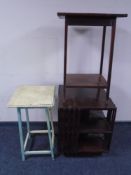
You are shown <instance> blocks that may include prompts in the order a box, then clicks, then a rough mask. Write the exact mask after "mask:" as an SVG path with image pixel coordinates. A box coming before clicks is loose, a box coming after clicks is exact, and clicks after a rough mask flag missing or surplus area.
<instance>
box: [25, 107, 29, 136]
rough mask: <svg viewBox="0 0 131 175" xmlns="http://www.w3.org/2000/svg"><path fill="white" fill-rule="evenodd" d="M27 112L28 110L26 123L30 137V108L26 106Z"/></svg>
mask: <svg viewBox="0 0 131 175" xmlns="http://www.w3.org/2000/svg"><path fill="white" fill-rule="evenodd" d="M25 112H26V124H27V131H28V133H29V137H30V123H29V112H28V109H27V108H25Z"/></svg>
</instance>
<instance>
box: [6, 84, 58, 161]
mask: <svg viewBox="0 0 131 175" xmlns="http://www.w3.org/2000/svg"><path fill="white" fill-rule="evenodd" d="M54 91H55V87H54V86H22V87H19V88H18V89H17V90H16V91H15V93H14V94H13V96H12V98H11V99H10V101H9V103H8V107H11V108H17V114H18V127H19V136H20V145H21V156H22V160H23V161H24V160H25V156H26V155H37V154H51V157H52V159H54V137H55V136H54V127H53V120H52V112H51V109H52V107H53V106H54ZM31 108H41V109H44V110H45V112H46V122H47V128H48V130H30V124H29V113H28V109H31ZM21 109H25V112H26V123H27V134H26V138H25V141H24V138H23V131H22V116H21ZM43 112H44V111H43ZM40 133H43V134H45V133H47V134H48V137H49V144H50V150H37V151H35V150H33V151H27V150H26V147H27V143H28V140H29V138H30V136H31V135H32V134H40Z"/></svg>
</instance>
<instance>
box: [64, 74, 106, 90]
mask: <svg viewBox="0 0 131 175" xmlns="http://www.w3.org/2000/svg"><path fill="white" fill-rule="evenodd" d="M66 87H68V88H71V87H83V88H84V87H85V88H107V82H106V80H105V78H104V77H103V76H102V75H100V74H67V75H66Z"/></svg>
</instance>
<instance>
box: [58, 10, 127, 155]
mask: <svg viewBox="0 0 131 175" xmlns="http://www.w3.org/2000/svg"><path fill="white" fill-rule="evenodd" d="M58 16H59V17H60V18H64V19H65V36H64V83H63V85H60V86H59V93H58V95H59V105H58V149H59V152H60V153H62V154H65V155H69V156H70V155H86V154H97V153H103V152H107V151H109V149H110V144H111V139H112V133H113V127H114V123H115V117H116V110H117V109H116V106H115V104H114V103H113V101H112V99H111V98H110V96H109V94H110V84H111V73H112V63H113V51H114V40H115V30H116V19H117V18H118V17H127V14H103V13H64V12H61V13H58ZM69 26H70V27H71V26H94V27H95V26H97V27H101V28H102V43H101V57H100V68H99V72H98V73H97V74H96V73H95V74H79V73H77V74H69V73H68V72H67V60H68V59H67V55H68V54H67V49H68V46H67V44H68V41H69V40H68V31H69ZM107 27H110V29H111V39H110V52H109V64H108V68H107V78H105V77H104V76H103V61H104V50H105V38H106V30H107ZM87 39H88V38H87ZM70 59H71V58H70ZM84 59H86V58H83V64H84ZM98 61H99V60H98ZM87 66H89V65H87Z"/></svg>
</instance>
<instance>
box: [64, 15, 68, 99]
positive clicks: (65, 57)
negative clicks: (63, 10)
mask: <svg viewBox="0 0 131 175" xmlns="http://www.w3.org/2000/svg"><path fill="white" fill-rule="evenodd" d="M67 39H68V24H67V18H65V38H64V97H65V95H66V70H67Z"/></svg>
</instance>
